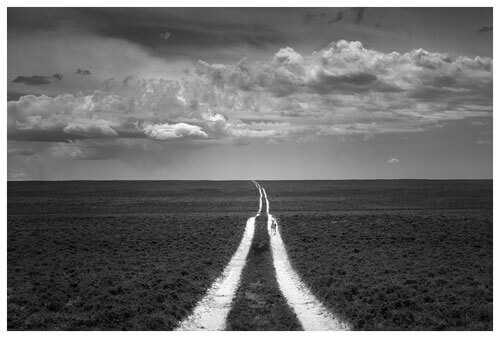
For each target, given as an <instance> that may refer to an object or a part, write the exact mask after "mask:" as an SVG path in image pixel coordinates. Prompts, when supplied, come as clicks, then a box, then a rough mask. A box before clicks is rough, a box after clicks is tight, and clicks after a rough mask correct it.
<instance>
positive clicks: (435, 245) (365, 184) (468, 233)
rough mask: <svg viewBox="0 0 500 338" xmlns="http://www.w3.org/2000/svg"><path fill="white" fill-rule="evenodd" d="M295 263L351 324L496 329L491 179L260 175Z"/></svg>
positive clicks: (391, 327) (386, 327) (371, 327)
mask: <svg viewBox="0 0 500 338" xmlns="http://www.w3.org/2000/svg"><path fill="white" fill-rule="evenodd" d="M260 183H261V185H262V186H263V187H265V188H266V190H267V192H268V197H269V201H270V203H271V213H272V214H273V215H274V216H276V217H277V218H278V222H279V224H280V229H281V232H282V236H283V240H284V242H285V245H286V247H287V250H288V253H289V256H290V259H291V262H292V265H293V266H294V268H295V269H296V270H297V272H298V273H299V274H300V275H301V277H302V278H303V279H304V281H305V283H306V284H307V285H308V286H309V287H310V289H311V290H312V291H313V293H314V294H315V295H316V296H317V297H318V298H319V299H320V300H321V301H323V302H324V304H325V305H326V306H328V307H329V308H330V309H331V310H332V311H334V312H336V313H337V314H338V315H339V316H340V317H342V318H343V319H345V320H347V321H348V322H350V323H351V324H352V325H353V327H354V329H357V330H492V326H493V184H492V181H491V180H485V181H425V180H401V181H398V180H390V181H384V180H380V181H274V182H272V181H267V182H266V181H260Z"/></svg>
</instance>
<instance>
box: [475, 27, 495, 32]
mask: <svg viewBox="0 0 500 338" xmlns="http://www.w3.org/2000/svg"><path fill="white" fill-rule="evenodd" d="M492 30H493V26H481V27H480V28H479V29H478V30H477V31H478V32H479V33H485V32H491V31H492Z"/></svg>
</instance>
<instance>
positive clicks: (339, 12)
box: [328, 11, 344, 24]
mask: <svg viewBox="0 0 500 338" xmlns="http://www.w3.org/2000/svg"><path fill="white" fill-rule="evenodd" d="M343 17H344V12H343V11H338V12H337V15H336V16H335V19H332V20H330V21H328V24H331V23H335V22H339V21H342V18H343Z"/></svg>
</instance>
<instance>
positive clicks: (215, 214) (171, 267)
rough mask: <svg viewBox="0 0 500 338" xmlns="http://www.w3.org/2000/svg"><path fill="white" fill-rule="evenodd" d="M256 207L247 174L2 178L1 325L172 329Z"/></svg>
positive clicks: (18, 327) (12, 327)
mask: <svg viewBox="0 0 500 338" xmlns="http://www.w3.org/2000/svg"><path fill="white" fill-rule="evenodd" d="M257 207H258V191H257V190H256V189H255V188H254V186H253V184H252V183H251V182H50V183H49V182H26V183H11V182H10V183H9V184H8V329H9V330H45V329H49V330H54V329H76V330H86V329H100V330H120V329H128V330H162V329H172V328H173V327H174V326H175V325H176V324H177V323H178V321H179V320H180V319H181V318H183V317H184V316H185V315H187V314H188V313H189V312H190V311H191V309H192V308H193V307H194V305H195V304H196V302H197V301H198V300H199V299H200V298H201V297H202V296H203V295H204V293H205V291H206V289H207V288H208V287H209V286H210V284H211V283H212V282H213V281H214V280H215V279H216V278H217V276H218V275H219V274H220V273H221V271H222V270H223V269H224V267H225V265H226V264H227V263H228V261H229V259H230V258H231V256H232V254H233V253H234V251H235V250H236V248H237V246H238V243H239V242H240V240H241V236H242V233H243V229H244V226H245V223H246V220H247V218H248V216H249V215H251V214H253V213H255V210H256V209H257Z"/></svg>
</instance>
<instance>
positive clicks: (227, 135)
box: [7, 40, 493, 156]
mask: <svg viewBox="0 0 500 338" xmlns="http://www.w3.org/2000/svg"><path fill="white" fill-rule="evenodd" d="M492 81H493V79H492V59H491V58H483V57H475V58H469V57H463V56H459V57H451V56H449V55H447V54H444V53H433V52H428V51H426V50H423V49H416V50H412V51H408V52H406V53H397V52H392V53H384V52H380V51H376V50H371V49H367V48H365V47H364V46H363V44H361V43H360V42H357V41H344V40H340V41H335V42H332V43H331V44H329V45H328V46H327V47H325V48H323V49H321V50H318V51H315V52H313V53H311V54H310V55H302V54H300V53H298V52H297V51H295V50H294V49H293V48H291V47H285V48H282V49H281V50H279V51H277V52H276V54H275V55H274V57H272V58H270V59H269V60H256V61H250V60H247V59H243V60H241V61H239V62H237V63H235V64H217V63H214V64H211V63H207V62H204V61H199V62H198V64H197V66H196V69H195V72H193V73H192V74H190V76H189V77H188V78H186V79H183V80H172V79H162V78H147V79H143V78H140V77H138V76H134V77H132V76H126V77H125V78H124V80H115V79H112V78H110V79H107V80H105V81H104V82H103V83H102V84H101V86H100V87H99V89H96V90H95V91H94V92H93V93H90V94H78V95H73V94H63V95H57V96H55V97H49V96H44V95H42V96H34V95H27V96H21V97H20V98H19V99H18V100H17V101H9V102H8V104H7V108H8V138H9V140H29V141H43V142H63V143H66V144H70V143H71V146H70V148H71V147H80V146H81V143H79V142H78V141H77V140H79V139H94V138H96V139H97V138H99V139H106V140H108V139H138V138H144V139H146V138H147V139H150V140H157V141H163V140H184V141H185V142H191V141H196V142H206V143H210V142H230V141H235V142H260V141H268V140H275V141H276V140H279V139H282V140H312V139H314V140H317V139H318V138H320V139H321V138H329V137H338V136H339V135H340V136H342V135H377V134H387V133H407V132H419V131H423V130H428V129H429V128H433V127H435V126H437V125H439V124H440V123H441V122H442V121H446V120H459V119H464V118H470V117H490V116H491V114H492ZM65 149H66V148H65ZM71 149H72V148H71ZM73 154H76V153H75V152H73ZM75 156H77V155H75ZM78 156H83V155H78Z"/></svg>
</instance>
